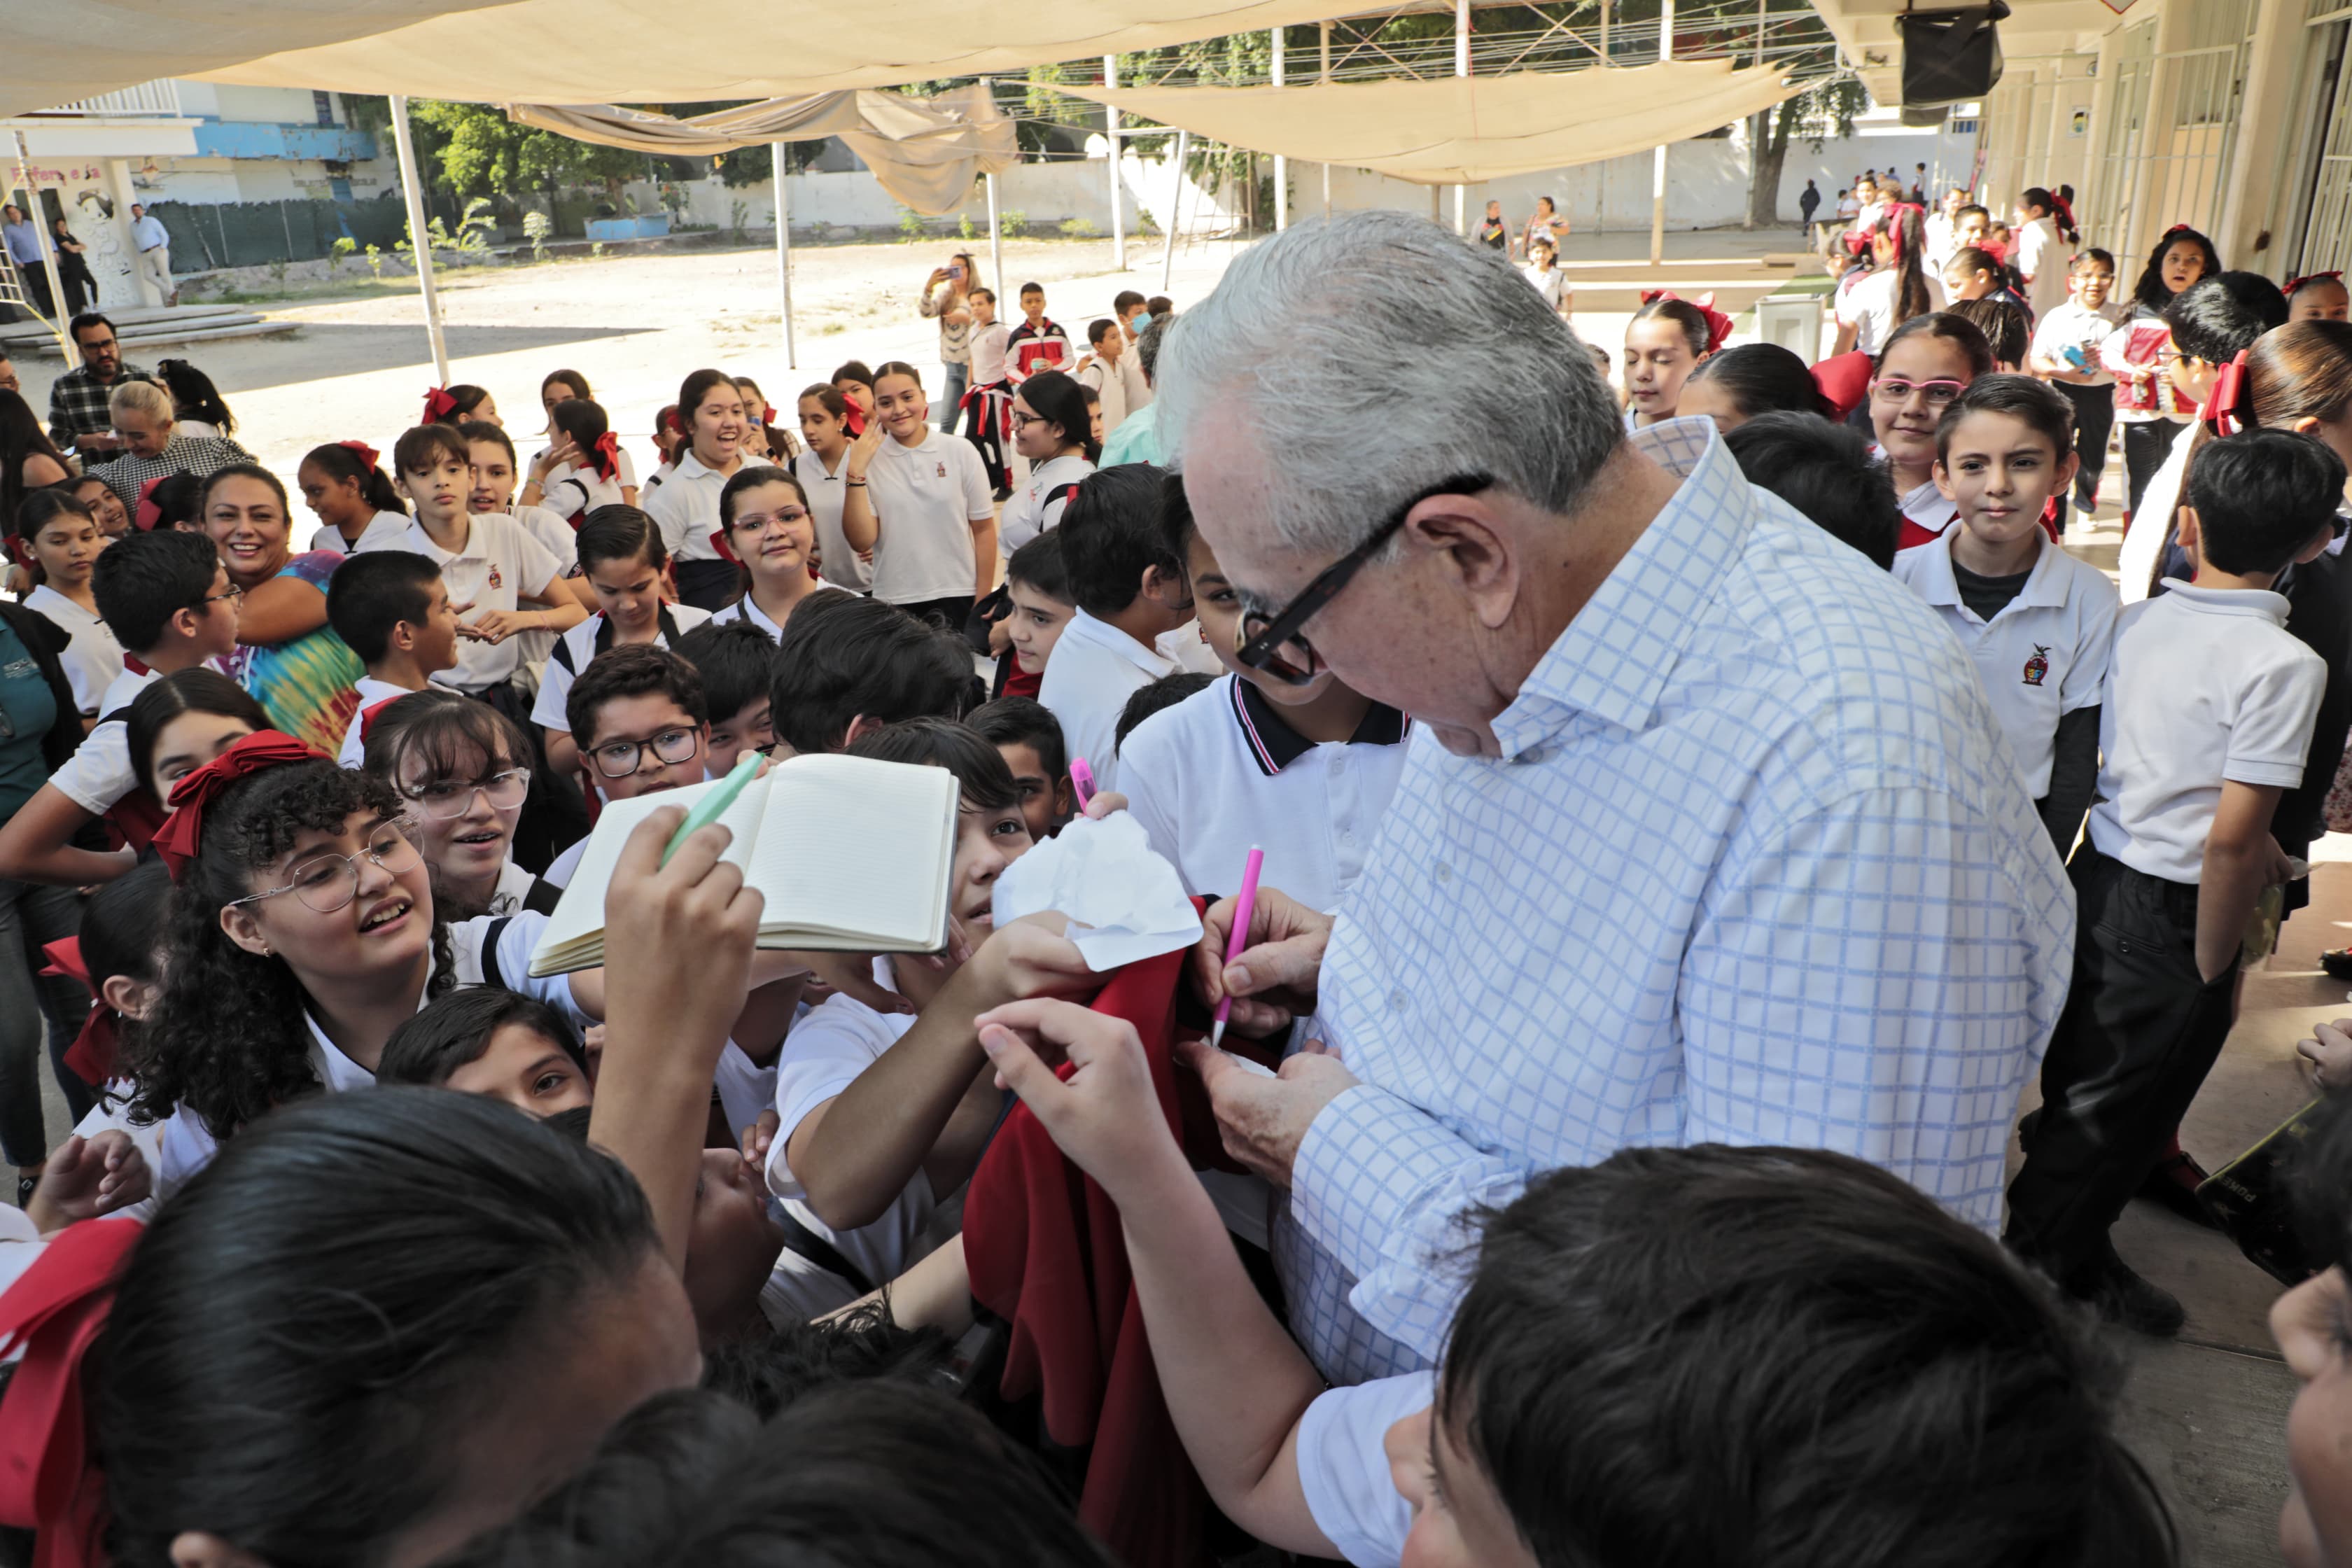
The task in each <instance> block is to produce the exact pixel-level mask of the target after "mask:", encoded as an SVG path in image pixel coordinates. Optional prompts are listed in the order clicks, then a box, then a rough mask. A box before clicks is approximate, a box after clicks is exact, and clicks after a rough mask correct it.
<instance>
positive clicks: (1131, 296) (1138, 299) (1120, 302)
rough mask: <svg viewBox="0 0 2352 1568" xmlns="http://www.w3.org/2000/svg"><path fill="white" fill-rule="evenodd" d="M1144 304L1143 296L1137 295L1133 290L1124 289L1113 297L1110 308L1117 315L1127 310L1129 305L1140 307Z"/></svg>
mask: <svg viewBox="0 0 2352 1568" xmlns="http://www.w3.org/2000/svg"><path fill="white" fill-rule="evenodd" d="M1142 303H1143V296H1142V295H1140V294H1139V293H1137V292H1136V291H1135V290H1134V289H1120V290H1119V291H1118V293H1116V294H1114V295H1112V296H1111V300H1110V308H1111V310H1112V312H1113V313H1114V314H1116V313H1118V311H1121V310H1126V309H1127V308H1128V307H1129V305H1140V304H1142Z"/></svg>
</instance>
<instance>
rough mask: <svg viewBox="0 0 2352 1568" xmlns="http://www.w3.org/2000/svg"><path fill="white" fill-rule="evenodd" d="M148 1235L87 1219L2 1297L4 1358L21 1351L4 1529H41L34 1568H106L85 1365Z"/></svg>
mask: <svg viewBox="0 0 2352 1568" xmlns="http://www.w3.org/2000/svg"><path fill="white" fill-rule="evenodd" d="M144 1229H145V1227H144V1226H142V1225H141V1224H140V1223H139V1222H138V1221H136V1220H120V1219H86V1220H83V1221H82V1222H81V1223H80V1224H79V1225H76V1226H70V1227H68V1229H66V1230H65V1231H63V1232H61V1233H60V1234H59V1235H58V1237H57V1239H55V1240H54V1241H52V1242H50V1243H49V1244H48V1246H47V1247H43V1248H42V1249H41V1256H40V1257H39V1258H37V1259H36V1260H35V1261H34V1263H33V1266H32V1267H31V1268H28V1269H26V1271H25V1273H24V1274H23V1275H22V1276H20V1277H19V1278H18V1279H17V1280H16V1283H15V1284H14V1285H11V1286H10V1287H9V1288H8V1290H7V1293H6V1294H5V1295H0V1354H5V1353H7V1352H9V1351H11V1350H15V1349H18V1348H21V1349H22V1350H23V1351H24V1360H23V1361H21V1362H19V1363H17V1366H16V1377H15V1378H14V1379H13V1380H12V1381H11V1382H10V1383H9V1384H8V1391H7V1393H6V1394H5V1396H0V1524H5V1525H9V1526H12V1527H14V1528H16V1529H18V1530H31V1531H35V1532H36V1539H35V1542H34V1546H33V1563H34V1565H35V1568H103V1564H104V1563H105V1562H106V1549H105V1543H104V1540H103V1537H104V1535H105V1529H106V1479H105V1477H104V1476H103V1475H102V1474H100V1470H99V1468H98V1464H97V1462H96V1461H95V1460H93V1459H92V1458H90V1452H89V1432H88V1431H87V1430H86V1429H85V1427H84V1425H83V1405H82V1389H81V1364H82V1357H83V1356H84V1355H85V1354H87V1353H88V1352H89V1347H90V1345H91V1344H92V1343H94V1342H96V1341H97V1339H98V1336H99V1332H100V1330H102V1329H104V1328H105V1327H106V1316H107V1313H108V1312H110V1311H111V1310H113V1307H114V1287H115V1282H116V1280H117V1279H119V1278H120V1276H121V1272H122V1267H123V1260H124V1259H125V1258H128V1257H129V1256H130V1255H131V1248H132V1247H135V1246H137V1245H138V1242H139V1237H140V1235H141V1233H142V1231H143V1230H144Z"/></svg>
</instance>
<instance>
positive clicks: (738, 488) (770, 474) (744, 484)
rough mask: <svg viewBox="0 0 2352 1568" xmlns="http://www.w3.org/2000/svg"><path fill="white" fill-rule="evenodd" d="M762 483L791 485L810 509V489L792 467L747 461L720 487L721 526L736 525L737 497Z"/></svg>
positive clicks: (802, 503)
mask: <svg viewBox="0 0 2352 1568" xmlns="http://www.w3.org/2000/svg"><path fill="white" fill-rule="evenodd" d="M839 395H840V394H838V393H835V396H836V397H837V396H839ZM761 485H784V486H787V487H789V488H790V489H791V490H792V492H793V494H794V495H796V496H798V497H800V498H801V510H803V511H806V510H808V504H809V499H808V491H807V490H806V489H803V488H802V485H801V481H800V476H799V475H797V474H795V473H793V471H792V470H791V469H790V468H777V467H776V466H775V465H774V464H772V463H761V464H758V465H756V466H755V465H753V464H751V463H746V464H744V466H743V467H741V468H738V469H736V470H735V471H734V472H733V473H732V474H730V475H729V476H728V479H727V482H726V483H725V484H724V485H722V486H720V487H719V527H720V528H721V529H722V530H724V529H731V528H733V527H734V526H735V508H736V505H737V498H738V497H740V495H742V493H743V492H744V491H745V490H749V489H758V488H759V487H760V486H761Z"/></svg>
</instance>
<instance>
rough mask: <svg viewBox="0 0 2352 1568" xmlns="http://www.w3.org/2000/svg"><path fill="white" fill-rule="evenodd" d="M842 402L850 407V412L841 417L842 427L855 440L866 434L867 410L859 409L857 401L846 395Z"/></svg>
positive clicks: (843, 396)
mask: <svg viewBox="0 0 2352 1568" xmlns="http://www.w3.org/2000/svg"><path fill="white" fill-rule="evenodd" d="M841 400H842V401H843V402H844V403H846V404H847V405H849V409H848V412H846V413H845V414H844V415H842V416H841V427H842V428H843V429H844V430H846V431H848V432H849V435H850V438H851V439H852V440H855V439H856V438H857V437H860V436H863V435H865V434H866V410H864V409H863V408H860V407H858V406H857V399H856V398H854V397H851V396H849V395H847V394H846V393H845V394H843V395H842V399H841Z"/></svg>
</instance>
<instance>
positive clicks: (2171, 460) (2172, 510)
mask: <svg viewBox="0 0 2352 1568" xmlns="http://www.w3.org/2000/svg"><path fill="white" fill-rule="evenodd" d="M2196 445H2197V433H2196V432H2195V431H2194V430H2184V431H2182V432H2181V433H2180V434H2179V437H2176V438H2175V439H2174V441H2173V443H2172V450H2171V451H2169V452H2168V453H2166V454H2165V456H2164V461H2163V462H2162V463H2161V464H2160V465H2158V468H2157V470H2156V472H2155V474H2154V475H2153V476H2151V477H2150V478H2149V479H2148V481H2147V489H2145V490H2142V491H2141V492H2140V498H2139V508H2138V510H2136V511H2134V512H2133V513H2132V514H2131V520H2130V525H2129V526H2128V527H2126V529H2125V530H2124V542H2123V548H2122V549H2120V550H2118V551H2116V588H2117V590H2118V591H2119V592H2121V593H2122V595H2123V596H2124V603H2125V604H2126V605H2137V604H2138V603H2139V602H2140V601H2141V600H2143V599H2145V598H2147V590H2148V584H2150V583H2152V582H2154V581H2155V579H2156V574H2157V571H2158V567H2159V565H2160V564H2161V563H2162V561H2163V558H2164V553H2165V546H2166V544H2167V543H2168V542H2170V541H2171V539H2172V534H2173V524H2174V523H2175V521H2177V520H2178V519H2179V515H2180V506H2181V502H2182V500H2184V499H2186V498H2185V497H2184V495H2183V493H2182V492H2183V491H2185V490H2186V489H2188V488H2189V448H2190V447H2194V446H2196Z"/></svg>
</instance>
